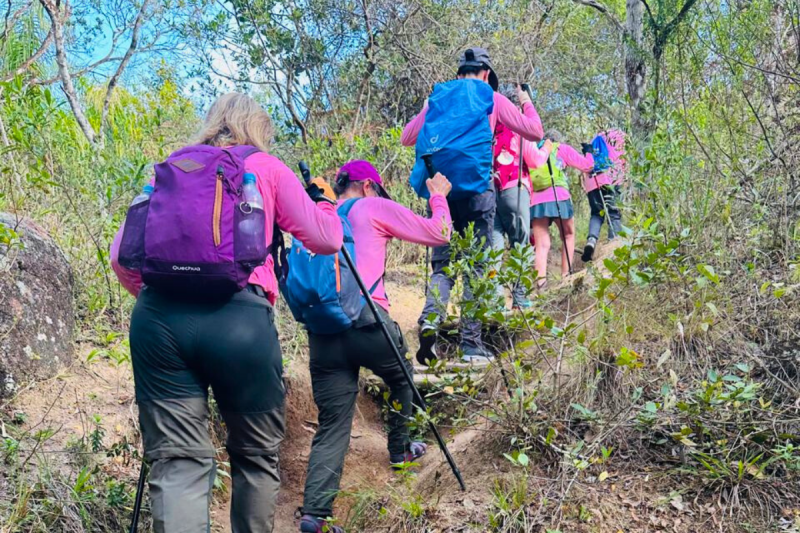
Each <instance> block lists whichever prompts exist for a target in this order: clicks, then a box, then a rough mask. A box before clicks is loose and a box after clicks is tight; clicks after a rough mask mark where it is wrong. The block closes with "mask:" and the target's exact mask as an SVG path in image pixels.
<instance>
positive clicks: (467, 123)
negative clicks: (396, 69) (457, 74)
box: [410, 80, 494, 200]
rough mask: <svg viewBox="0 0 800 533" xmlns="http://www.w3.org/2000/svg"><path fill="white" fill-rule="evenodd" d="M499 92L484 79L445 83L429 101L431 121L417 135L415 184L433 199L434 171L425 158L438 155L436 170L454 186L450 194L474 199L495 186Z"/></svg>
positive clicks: (422, 192)
mask: <svg viewBox="0 0 800 533" xmlns="http://www.w3.org/2000/svg"><path fill="white" fill-rule="evenodd" d="M493 109H494V91H493V90H492V88H491V86H489V84H488V83H484V82H482V81H480V80H453V81H448V82H446V83H439V84H437V85H436V86H435V87H434V88H433V94H432V95H431V96H430V98H429V99H428V111H427V113H426V115H425V124H424V125H423V126H422V130H421V131H420V132H419V136H418V138H417V145H416V151H417V155H416V157H417V159H416V162H415V163H414V169H413V170H412V171H411V178H410V182H411V186H412V187H413V188H414V190H415V191H416V192H417V194H418V195H419V196H421V197H422V198H428V197H429V196H430V194H429V193H428V188H427V187H426V185H425V180H427V179H428V172H427V170H426V168H425V162H424V161H423V159H422V156H424V155H428V154H432V155H433V157H432V158H431V161H432V163H433V166H434V168H435V169H436V170H437V171H438V172H441V173H442V174H444V175H445V176H447V179H449V180H450V182H451V183H452V184H453V190H452V191H451V192H450V198H453V199H454V200H457V199H459V198H468V197H470V196H473V195H475V194H480V193H482V192H484V191H486V189H488V188H489V183H490V182H491V179H492V178H491V176H492V137H493V133H492V128H491V126H490V124H489V115H490V114H491V112H492V110H493Z"/></svg>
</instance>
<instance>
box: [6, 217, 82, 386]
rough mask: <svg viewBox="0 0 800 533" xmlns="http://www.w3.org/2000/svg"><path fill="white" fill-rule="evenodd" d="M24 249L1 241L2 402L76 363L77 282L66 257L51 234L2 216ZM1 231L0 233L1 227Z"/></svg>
mask: <svg viewBox="0 0 800 533" xmlns="http://www.w3.org/2000/svg"><path fill="white" fill-rule="evenodd" d="M0 225H3V226H6V228H11V229H15V231H16V233H18V234H19V235H20V241H21V246H19V245H13V244H12V246H11V247H10V248H9V247H8V246H6V245H5V244H2V242H0V398H2V397H8V396H10V395H12V394H13V393H14V392H15V391H16V390H18V389H19V388H20V387H22V386H24V385H25V384H26V383H28V382H30V381H31V380H36V379H45V378H48V377H52V376H53V375H55V373H56V372H57V371H58V368H59V366H60V365H61V364H62V363H67V362H69V361H70V360H71V358H72V341H73V330H74V326H75V316H74V306H73V293H72V289H73V277H72V269H71V268H70V265H69V262H68V261H67V258H66V257H65V256H64V253H63V252H62V251H61V249H60V248H59V247H58V246H56V244H55V243H54V242H53V240H52V239H51V238H50V237H49V236H48V235H47V233H46V232H45V231H44V230H42V229H41V228H40V227H38V226H37V225H36V224H34V223H33V222H31V221H29V220H26V221H23V222H22V223H21V224H19V225H18V221H17V218H16V217H15V216H14V215H10V214H7V213H0ZM0 229H2V228H0Z"/></svg>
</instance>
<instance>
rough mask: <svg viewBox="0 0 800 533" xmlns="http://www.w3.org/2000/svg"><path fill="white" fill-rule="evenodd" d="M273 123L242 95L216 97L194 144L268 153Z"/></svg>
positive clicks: (258, 107) (254, 102) (257, 106)
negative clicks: (245, 146)
mask: <svg viewBox="0 0 800 533" xmlns="http://www.w3.org/2000/svg"><path fill="white" fill-rule="evenodd" d="M272 134H273V129H272V120H270V118H269V115H268V114H267V112H266V111H264V109H262V107H261V106H260V105H258V103H256V101H255V100H253V99H252V98H250V97H249V96H247V95H246V94H242V93H228V94H225V95H223V96H220V97H219V98H217V101H216V102H214V104H213V105H212V106H211V109H209V110H208V114H207V115H206V119H205V121H204V122H203V127H202V128H200V131H199V132H198V134H197V136H196V137H195V139H194V144H208V145H210V146H240V145H244V144H248V145H251V146H255V147H256V148H258V149H259V150H262V151H265V152H266V151H267V150H268V149H269V145H270V142H271V141H272Z"/></svg>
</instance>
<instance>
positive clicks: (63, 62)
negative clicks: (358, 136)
mask: <svg viewBox="0 0 800 533" xmlns="http://www.w3.org/2000/svg"><path fill="white" fill-rule="evenodd" d="M39 3H41V4H42V7H43V8H44V10H45V11H46V12H47V16H48V17H50V27H51V29H52V31H53V39H54V43H55V47H56V65H57V66H58V75H59V78H60V80H61V88H62V89H63V90H64V95H65V96H66V97H67V102H69V106H70V108H71V109H72V114H73V115H74V116H75V120H76V121H77V123H78V126H80V128H81V131H82V132H83V134H84V135H85V136H86V139H87V140H88V141H89V143H90V144H91V145H92V146H96V137H97V136H96V134H95V131H94V130H93V129H92V126H91V124H89V120H88V119H87V118H86V114H85V113H84V112H83V108H82V107H81V103H80V101H78V93H77V92H76V91H75V85H74V84H73V83H72V75H71V74H70V72H69V63H68V62H67V53H66V51H65V50H64V27H63V26H62V20H61V13H59V8H58V6H59V0H55V1H54V0H39ZM67 12H68V8H67V6H66V4H65V5H64V13H65V14H66V13H67Z"/></svg>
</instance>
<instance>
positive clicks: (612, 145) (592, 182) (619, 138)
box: [583, 130, 625, 193]
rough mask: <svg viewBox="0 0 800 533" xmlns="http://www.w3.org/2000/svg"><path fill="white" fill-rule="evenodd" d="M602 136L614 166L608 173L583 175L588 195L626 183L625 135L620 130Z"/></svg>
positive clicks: (584, 187) (584, 186)
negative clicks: (601, 188)
mask: <svg viewBox="0 0 800 533" xmlns="http://www.w3.org/2000/svg"><path fill="white" fill-rule="evenodd" d="M600 136H601V137H602V138H603V139H605V141H606V145H607V146H608V157H609V159H611V161H613V162H614V166H613V167H611V168H610V169H608V171H606V172H603V173H601V174H597V175H595V176H592V175H591V174H589V173H587V174H584V175H583V189H584V190H585V191H586V192H587V193H588V192H591V191H594V190H596V189H599V188H600V187H603V186H605V185H621V184H622V183H623V182H624V181H625V160H624V159H623V158H622V156H623V155H625V148H624V147H625V134H624V133H623V132H621V131H620V130H610V131H607V132H603V133H601V134H600Z"/></svg>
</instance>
